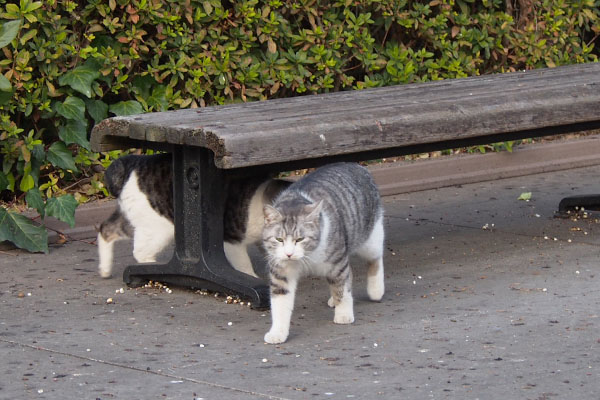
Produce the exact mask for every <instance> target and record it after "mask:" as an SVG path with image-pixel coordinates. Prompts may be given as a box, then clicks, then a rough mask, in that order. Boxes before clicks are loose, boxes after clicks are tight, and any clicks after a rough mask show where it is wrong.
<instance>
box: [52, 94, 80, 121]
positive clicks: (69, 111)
mask: <svg viewBox="0 0 600 400" xmlns="http://www.w3.org/2000/svg"><path fill="white" fill-rule="evenodd" d="M55 108H56V112H57V113H59V114H60V115H62V116H63V117H65V118H67V119H75V120H79V121H84V120H85V103H84V102H83V100H81V99H80V98H79V97H75V96H69V97H67V98H66V99H65V101H63V102H62V103H56V106H55Z"/></svg>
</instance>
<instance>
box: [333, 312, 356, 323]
mask: <svg viewBox="0 0 600 400" xmlns="http://www.w3.org/2000/svg"><path fill="white" fill-rule="evenodd" d="M353 322H354V315H352V314H341V313H336V314H335V317H333V323H334V324H351V323H353Z"/></svg>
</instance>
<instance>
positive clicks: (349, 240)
mask: <svg viewBox="0 0 600 400" xmlns="http://www.w3.org/2000/svg"><path fill="white" fill-rule="evenodd" d="M264 214H265V227H264V230H263V246H264V248H265V250H266V252H267V256H268V261H269V270H270V282H271V314H272V320H273V321H272V322H273V324H272V326H271V329H270V330H269V332H267V334H266V335H265V341H266V342H267V343H282V342H285V341H286V340H287V337H288V334H289V326H290V320H291V314H292V310H293V305H294V296H295V291H296V286H297V282H298V280H299V279H300V278H301V277H303V276H306V275H317V276H323V277H325V278H326V279H327V282H328V283H329V287H330V292H331V298H330V300H329V305H330V306H333V307H335V316H334V319H333V321H334V322H335V323H340V324H347V323H352V322H354V312H353V300H352V271H351V269H350V265H349V257H350V256H351V255H354V254H356V255H358V256H359V257H361V258H362V259H364V260H366V261H367V262H368V263H369V273H368V277H367V293H368V294H369V297H370V298H371V299H372V300H374V301H379V300H381V297H382V296H383V292H384V282H383V260H382V256H383V238H384V233H383V208H382V205H381V200H380V197H379V191H378V190H377V187H376V185H375V183H374V182H373V179H372V177H371V175H370V174H369V172H368V171H367V170H366V169H365V168H363V167H361V166H360V165H358V164H354V163H336V164H330V165H327V166H324V167H322V168H320V169H318V170H316V171H315V172H313V173H311V174H309V175H307V176H305V177H304V178H302V179H300V180H299V181H297V182H296V183H294V184H292V185H291V186H290V187H289V188H287V189H286V190H284V191H283V192H282V193H281V194H280V195H279V196H278V197H277V198H276V200H275V202H274V203H273V205H272V206H269V205H267V206H265V208H264Z"/></svg>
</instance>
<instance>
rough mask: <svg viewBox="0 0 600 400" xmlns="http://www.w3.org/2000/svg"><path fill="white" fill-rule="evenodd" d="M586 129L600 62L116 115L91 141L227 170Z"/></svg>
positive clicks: (595, 107)
mask: <svg viewBox="0 0 600 400" xmlns="http://www.w3.org/2000/svg"><path fill="white" fill-rule="evenodd" d="M588 122H594V123H598V122H600V63H589V64H579V65H571V66H564V67H558V68H553V69H541V70H532V71H525V72H516V73H508V74H496V75H486V76H479V77H471V78H464V79H453V80H446V81H435V82H426V83H416V84H407V85H398V86H389V87H383V88H375V89H367V90H362V91H346V92H337V93H330V94H323V95H317V96H313V95H307V96H301V97H294V98H286V99H275V100H267V101H260V102H251V103H240V104H231V105H224V106H214V107H206V108H200V109H186V110H178V111H167V112H160V113H147V114H140V115H133V116H127V117H114V118H110V119H107V120H104V121H103V122H101V123H100V124H98V125H97V126H96V127H95V128H94V130H93V132H92V138H91V141H92V147H93V149H94V150H96V151H106V150H112V149H123V148H127V147H135V145H136V144H137V145H138V147H139V144H141V143H143V144H144V146H146V147H152V145H153V144H156V145H159V144H177V145H187V146H199V147H205V148H208V149H210V150H212V151H213V152H214V154H215V164H216V166H217V167H218V168H223V169H231V168H245V167H251V166H255V165H267V164H273V163H285V162H291V161H296V160H303V159H314V158H319V157H330V156H335V155H344V154H352V153H360V152H363V153H364V152H368V151H377V150H379V149H398V150H399V153H400V152H401V151H400V150H401V149H402V148H405V147H410V146H414V145H421V144H427V143H445V142H447V144H448V146H450V147H451V144H452V143H455V142H456V141H457V140H461V139H472V138H478V137H490V136H493V135H496V139H498V138H502V137H503V136H502V135H504V134H507V136H506V140H509V139H510V137H509V136H508V134H510V133H511V132H522V131H528V130H539V129H540V128H542V129H543V128H550V127H557V126H565V125H573V124H582V123H588ZM498 135H501V136H498ZM501 140H504V139H501Z"/></svg>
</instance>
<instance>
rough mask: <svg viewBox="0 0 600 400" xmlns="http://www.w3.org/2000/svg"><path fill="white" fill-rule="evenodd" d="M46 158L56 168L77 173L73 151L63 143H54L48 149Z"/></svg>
mask: <svg viewBox="0 0 600 400" xmlns="http://www.w3.org/2000/svg"><path fill="white" fill-rule="evenodd" d="M46 158H47V159H48V161H50V162H51V163H52V165H54V166H55V167H58V168H63V169H70V170H71V171H77V167H76V166H75V160H74V159H73V154H72V153H71V150H69V149H68V148H67V146H66V145H65V144H64V143H63V142H54V143H52V145H51V146H50V147H49V148H48V152H47V153H46Z"/></svg>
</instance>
